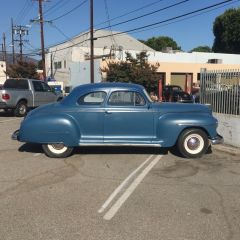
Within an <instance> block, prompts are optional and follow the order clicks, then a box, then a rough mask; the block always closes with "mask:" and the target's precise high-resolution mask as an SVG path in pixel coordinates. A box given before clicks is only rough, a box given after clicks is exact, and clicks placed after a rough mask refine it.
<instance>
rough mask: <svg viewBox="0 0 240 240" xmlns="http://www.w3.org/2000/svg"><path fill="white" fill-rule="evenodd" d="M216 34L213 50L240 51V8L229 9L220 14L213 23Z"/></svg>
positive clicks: (237, 52)
mask: <svg viewBox="0 0 240 240" xmlns="http://www.w3.org/2000/svg"><path fill="white" fill-rule="evenodd" d="M213 34H214V36H215V39H214V44H213V51H214V52H218V53H219V52H221V53H235V54H239V53H240V8H238V9H229V10H227V11H225V12H224V13H223V14H222V15H220V16H218V17H217V18H216V19H215V21H214V24H213Z"/></svg>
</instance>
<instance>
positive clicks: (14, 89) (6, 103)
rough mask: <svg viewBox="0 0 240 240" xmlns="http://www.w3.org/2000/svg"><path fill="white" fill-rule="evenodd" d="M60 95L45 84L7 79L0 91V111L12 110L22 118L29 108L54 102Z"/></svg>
mask: <svg viewBox="0 0 240 240" xmlns="http://www.w3.org/2000/svg"><path fill="white" fill-rule="evenodd" d="M61 99H62V94H60V93H56V92H54V90H52V89H51V88H50V87H49V86H48V85H47V84H46V83H45V82H43V81H40V80H36V79H24V78H21V79H15V78H12V79H7V80H6V81H5V83H4V85H3V88H2V90H0V109H4V110H5V111H8V110H13V112H14V115H15V116H17V117H23V116H25V115H26V114H27V110H28V109H29V108H35V107H38V106H40V105H43V104H47V103H51V102H56V101H59V100H61Z"/></svg>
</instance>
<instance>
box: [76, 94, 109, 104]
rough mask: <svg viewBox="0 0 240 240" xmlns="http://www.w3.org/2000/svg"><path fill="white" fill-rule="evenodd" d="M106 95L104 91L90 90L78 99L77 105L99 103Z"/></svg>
mask: <svg viewBox="0 0 240 240" xmlns="http://www.w3.org/2000/svg"><path fill="white" fill-rule="evenodd" d="M105 97H106V93H105V92H91V93H88V94H86V95H83V96H81V97H80V98H79V99H78V101H77V102H78V104H79V105H101V104H102V103H103V102H104V99H105Z"/></svg>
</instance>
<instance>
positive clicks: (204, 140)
mask: <svg viewBox="0 0 240 240" xmlns="http://www.w3.org/2000/svg"><path fill="white" fill-rule="evenodd" d="M177 146H178V150H179V152H180V153H181V154H182V155H183V156H184V157H186V158H200V157H201V156H202V155H203V154H205V153H206V151H207V149H208V147H209V141H208V137H207V135H206V133H205V132H204V131H202V130H201V129H187V130H185V131H183V132H182V133H181V134H180V136H179V138H178V142H177Z"/></svg>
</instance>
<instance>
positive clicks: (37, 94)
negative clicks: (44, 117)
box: [32, 80, 46, 107]
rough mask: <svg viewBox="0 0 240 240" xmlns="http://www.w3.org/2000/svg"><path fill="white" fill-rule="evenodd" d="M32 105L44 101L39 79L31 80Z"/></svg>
mask: <svg viewBox="0 0 240 240" xmlns="http://www.w3.org/2000/svg"><path fill="white" fill-rule="evenodd" d="M32 85H33V89H34V92H33V102H34V106H35V107H37V106H40V105H42V104H44V103H45V97H46V96H45V90H44V88H43V85H42V82H41V81H40V80H36V81H32Z"/></svg>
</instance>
